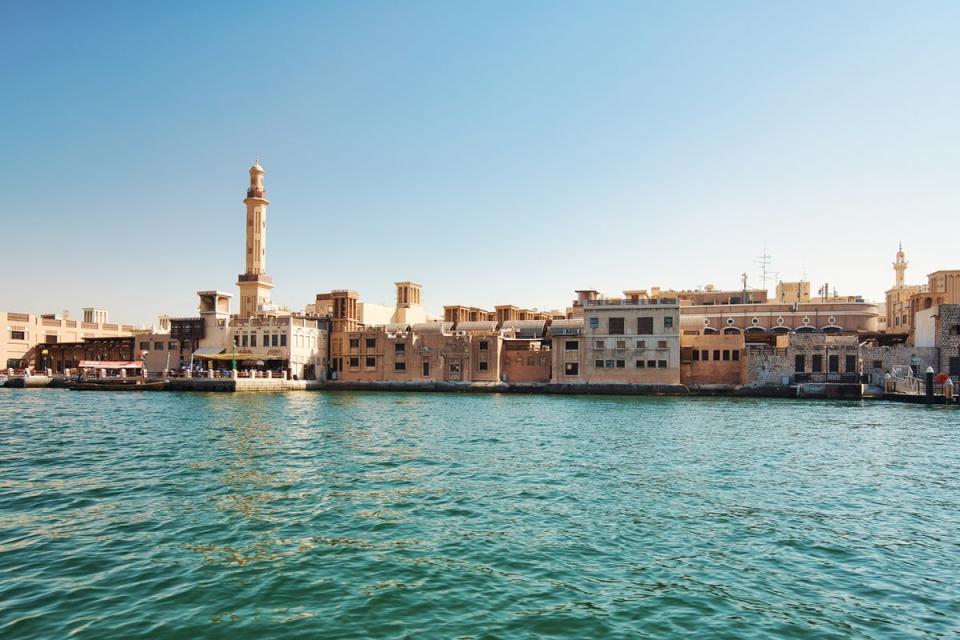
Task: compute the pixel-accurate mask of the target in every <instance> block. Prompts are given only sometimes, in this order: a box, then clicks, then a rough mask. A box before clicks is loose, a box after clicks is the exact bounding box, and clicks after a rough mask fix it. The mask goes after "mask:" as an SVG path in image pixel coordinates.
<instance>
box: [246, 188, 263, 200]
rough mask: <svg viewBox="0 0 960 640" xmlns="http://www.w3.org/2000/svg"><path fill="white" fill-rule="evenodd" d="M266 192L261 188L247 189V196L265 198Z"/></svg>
mask: <svg viewBox="0 0 960 640" xmlns="http://www.w3.org/2000/svg"><path fill="white" fill-rule="evenodd" d="M266 194H267V192H266V191H264V190H263V189H247V197H248V198H266V197H267V195H266Z"/></svg>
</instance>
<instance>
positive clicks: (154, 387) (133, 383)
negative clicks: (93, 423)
mask: <svg viewBox="0 0 960 640" xmlns="http://www.w3.org/2000/svg"><path fill="white" fill-rule="evenodd" d="M166 384H167V381H166V380H150V381H147V382H143V381H142V380H128V381H123V382H121V381H120V380H117V379H113V380H103V379H100V380H80V381H73V382H67V383H65V384H64V386H65V387H66V388H67V389H72V390H74V391H160V390H161V389H163V388H164V387H165V386H166Z"/></svg>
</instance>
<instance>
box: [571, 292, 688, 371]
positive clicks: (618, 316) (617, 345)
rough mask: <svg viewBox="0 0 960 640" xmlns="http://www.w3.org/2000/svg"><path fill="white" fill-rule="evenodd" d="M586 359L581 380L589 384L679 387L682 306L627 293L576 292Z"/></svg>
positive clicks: (675, 300) (672, 300)
mask: <svg viewBox="0 0 960 640" xmlns="http://www.w3.org/2000/svg"><path fill="white" fill-rule="evenodd" d="M577 296H578V297H577V300H575V301H574V307H580V308H581V310H582V315H583V340H584V342H585V345H584V348H585V350H586V359H585V360H584V361H581V362H580V363H579V365H580V366H579V367H578V368H579V378H580V380H582V381H583V382H585V383H588V384H597V383H601V384H604V383H605V384H656V385H674V384H680V303H679V300H677V299H676V298H651V297H648V296H646V295H644V294H643V293H642V292H638V291H631V292H625V296H624V297H623V298H605V297H602V296H600V295H599V294H598V292H596V291H578V292H577Z"/></svg>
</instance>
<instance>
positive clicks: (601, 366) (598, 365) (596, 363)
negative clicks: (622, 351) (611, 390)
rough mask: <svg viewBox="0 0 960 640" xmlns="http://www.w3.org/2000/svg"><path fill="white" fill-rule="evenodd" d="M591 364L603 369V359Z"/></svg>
mask: <svg viewBox="0 0 960 640" xmlns="http://www.w3.org/2000/svg"><path fill="white" fill-rule="evenodd" d="M593 366H595V367H596V368H597V369H603V360H597V361H596V362H594V363H593Z"/></svg>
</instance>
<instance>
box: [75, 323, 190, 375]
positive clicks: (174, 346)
mask: <svg viewBox="0 0 960 640" xmlns="http://www.w3.org/2000/svg"><path fill="white" fill-rule="evenodd" d="M134 356H135V357H136V359H137V360H142V361H143V366H144V368H145V369H146V370H147V372H149V373H156V372H160V371H166V370H177V369H179V368H180V366H181V363H182V358H183V352H182V349H181V344H180V340H178V339H177V338H174V337H172V336H171V335H170V334H169V333H159V332H150V333H138V334H137V335H136V351H135V352H134ZM91 359H93V358H85V360H91Z"/></svg>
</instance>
